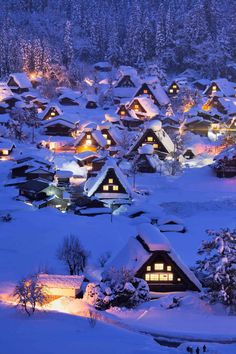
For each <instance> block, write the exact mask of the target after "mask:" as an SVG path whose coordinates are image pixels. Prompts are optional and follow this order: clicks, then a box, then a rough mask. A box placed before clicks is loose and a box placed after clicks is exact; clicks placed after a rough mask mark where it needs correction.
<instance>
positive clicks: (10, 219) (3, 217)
mask: <svg viewBox="0 0 236 354" xmlns="http://www.w3.org/2000/svg"><path fill="white" fill-rule="evenodd" d="M1 220H2V221H3V222H10V221H12V216H11V214H9V213H7V214H6V215H3V216H2V217H1Z"/></svg>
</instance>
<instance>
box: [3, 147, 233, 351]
mask: <svg viewBox="0 0 236 354" xmlns="http://www.w3.org/2000/svg"><path fill="white" fill-rule="evenodd" d="M38 153H39V154H42V155H43V154H48V152H45V151H44V150H43V151H39V152H38ZM200 165H201V163H200V162H199V163H198V165H197V166H196V168H191V169H186V170H185V171H184V173H183V174H182V175H181V176H178V177H165V176H159V175H157V174H148V175H145V174H143V175H138V176H137V189H142V190H146V191H149V192H150V195H149V196H148V197H138V198H136V200H135V207H136V208H143V207H144V208H145V211H146V212H149V213H150V214H152V216H155V215H156V216H159V215H160V214H169V215H175V216H177V217H179V218H181V219H182V220H183V223H184V225H185V226H186V228H187V232H186V233H184V234H181V233H166V235H167V236H168V238H169V239H170V241H171V243H172V245H173V247H174V248H175V249H176V251H177V252H178V253H179V254H180V256H181V258H182V259H183V261H184V262H185V263H187V264H188V265H189V266H192V265H194V263H195V261H196V259H197V257H198V256H197V249H198V247H199V246H200V244H201V241H202V240H203V239H204V238H206V237H207V236H206V233H205V230H206V229H209V228H213V229H219V228H221V227H230V228H234V227H235V225H236V213H235V207H236V179H235V178H234V179H218V178H216V177H215V176H214V175H213V173H212V171H211V169H210V168H209V167H208V166H206V167H203V168H199V166H200ZM11 166H12V162H11V161H0V170H1V174H0V195H1V198H0V216H1V215H4V214H6V213H7V212H10V213H11V215H12V217H13V220H12V221H11V222H10V223H3V222H0V269H1V272H0V295H1V296H2V295H3V294H6V293H8V294H9V293H11V292H12V289H13V287H14V284H15V282H16V281H17V280H18V279H19V278H21V277H22V276H25V275H28V274H29V273H33V272H36V271H38V270H39V269H45V268H47V269H48V270H50V271H52V272H55V273H59V272H60V273H62V272H65V269H64V267H63V265H62V264H60V263H59V262H58V260H57V259H56V250H57V247H58V246H59V244H60V243H61V241H62V239H63V238H64V236H65V235H68V234H69V233H74V234H76V235H78V237H79V238H80V240H81V242H82V243H83V245H84V247H85V248H86V249H87V250H89V251H90V258H89V267H88V272H89V273H90V274H93V275H94V276H95V275H96V269H97V268H98V262H97V259H98V257H99V256H100V255H101V254H102V253H104V252H106V251H110V252H111V253H112V254H113V255H115V253H116V252H117V251H119V250H120V248H121V247H122V246H124V244H125V243H126V241H127V239H128V238H129V237H130V236H132V235H134V234H135V231H136V224H137V223H140V222H142V221H143V220H146V216H141V217H140V218H137V219H130V218H128V217H127V216H126V215H116V216H114V217H113V220H112V222H111V217H110V216H109V215H103V216H97V217H94V218H88V217H80V216H76V215H73V214H70V213H66V214H63V213H61V212H59V211H57V210H54V209H51V208H45V209H41V210H35V209H33V208H32V207H30V206H28V205H25V204H23V203H21V202H19V201H15V200H14V199H13V197H14V196H16V195H17V190H15V189H14V188H9V187H8V188H7V187H4V185H3V184H4V182H5V181H6V180H7V175H8V173H9V169H10V167H11ZM160 301H161V300H156V301H152V302H150V303H148V304H145V305H143V306H142V307H140V308H138V309H137V310H133V311H116V310H114V311H111V312H110V313H108V314H107V316H108V317H109V316H110V317H112V318H114V320H116V321H117V320H118V321H121V322H122V323H125V324H126V325H128V326H130V327H133V328H135V329H137V330H144V331H148V332H151V333H158V334H170V335H173V336H174V335H178V336H179V335H181V334H184V335H185V336H186V335H187V337H188V338H189V339H190V338H198V337H199V336H200V337H201V338H202V339H207V338H208V339H212V340H215V339H219V338H224V339H234V340H236V319H235V317H228V316H226V315H225V314H224V313H223V311H222V309H218V308H214V309H212V308H209V307H208V306H207V305H206V304H205V303H203V302H201V301H200V300H198V299H194V300H193V298H191V297H189V298H186V299H185V300H184V306H183V307H181V308H179V309H174V310H171V311H169V310H165V309H163V308H162V307H161V305H160ZM180 318H181V321H180ZM3 323H4V325H3ZM0 327H1V328H2V330H1V331H0V343H1V344H2V345H1V347H2V348H8V351H7V354H15V353H16V350H17V348H19V345H20V346H21V347H22V348H24V350H25V351H23V352H22V354H27V353H32V352H34V353H36V354H41V353H50V354H51V353H52V352H57V353H59V354H64V353H68V352H72V351H73V352H75V353H76V352H77V351H78V350H77V349H78V348H79V349H81V352H83V351H84V350H85V349H86V351H87V352H88V353H99V352H102V353H106V352H107V353H111V350H112V352H114V353H116V352H117V353H121V352H122V353H146V352H147V353H151V352H152V351H153V352H155V353H158V352H160V353H162V352H164V353H168V352H170V353H172V352H173V351H174V352H177V351H176V349H170V350H169V349H168V350H169V351H166V350H164V351H163V349H162V348H160V347H159V346H158V344H155V343H154V342H153V341H152V340H151V339H150V338H147V337H146V336H145V337H144V336H141V335H139V334H134V333H132V332H127V331H125V330H124V329H123V330H122V329H120V328H115V327H114V326H111V325H109V326H108V325H105V324H100V323H99V324H98V325H97V326H96V328H95V329H91V328H90V327H89V325H88V321H87V320H86V319H81V318H78V317H74V316H72V315H68V314H67V315H65V314H58V313H41V312H40V314H38V315H37V316H36V317H35V318H34V319H25V318H23V317H22V315H21V314H17V313H16V311H15V310H14V309H12V308H10V307H6V306H4V305H2V306H1V309H0ZM13 333H14V336H15V338H16V339H15V340H14V341H12V340H11V338H12V336H13ZM67 336H68V338H70V339H69V340H66V341H65V338H67ZM110 337H112V341H109V340H107V338H110ZM63 338H64V340H63ZM82 338H83V340H82ZM116 341H117V342H116ZM118 341H120V342H122V346H121V347H118V344H117V345H116V343H118ZM105 344H106V345H105ZM55 345H56V346H57V347H56V349H55ZM36 348H37V350H36ZM105 348H106V350H107V351H105ZM114 348H115V349H114ZM116 348H117V351H115V350H116ZM230 348H231V349H229V346H226V345H225V346H224V347H222V348H221V349H220V351H215V353H227V354H228V353H234V352H236V347H234V349H232V347H230ZM76 350H77V351H76ZM217 350H218V349H217ZM230 350H231V351H230ZM212 353H213V351H212Z"/></svg>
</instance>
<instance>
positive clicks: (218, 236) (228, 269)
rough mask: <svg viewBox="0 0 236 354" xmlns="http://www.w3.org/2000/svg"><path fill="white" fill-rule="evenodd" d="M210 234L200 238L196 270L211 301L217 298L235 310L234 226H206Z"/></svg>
mask: <svg viewBox="0 0 236 354" xmlns="http://www.w3.org/2000/svg"><path fill="white" fill-rule="evenodd" d="M207 234H208V235H209V236H210V237H211V239H210V240H209V241H203V242H202V245H201V247H200V249H199V251H198V253H199V254H200V255H201V256H202V259H201V260H198V261H197V265H196V268H195V270H196V273H197V275H198V277H199V278H200V280H201V281H202V284H203V286H204V287H205V288H206V293H205V294H206V295H205V296H206V298H207V299H208V300H209V301H210V302H211V303H216V302H220V303H222V304H224V305H226V306H227V308H228V310H229V312H230V313H234V314H235V313H236V229H235V230H232V231H231V230H229V229H221V230H219V231H214V230H207Z"/></svg>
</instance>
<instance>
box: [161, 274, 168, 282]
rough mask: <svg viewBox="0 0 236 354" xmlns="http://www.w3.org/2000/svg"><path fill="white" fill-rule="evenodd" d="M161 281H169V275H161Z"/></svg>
mask: <svg viewBox="0 0 236 354" xmlns="http://www.w3.org/2000/svg"><path fill="white" fill-rule="evenodd" d="M160 280H161V281H168V274H167V273H163V274H160Z"/></svg>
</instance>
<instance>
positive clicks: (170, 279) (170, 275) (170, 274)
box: [168, 273, 174, 281]
mask: <svg viewBox="0 0 236 354" xmlns="http://www.w3.org/2000/svg"><path fill="white" fill-rule="evenodd" d="M173 278H174V277H173V273H169V274H168V280H169V281H173Z"/></svg>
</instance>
